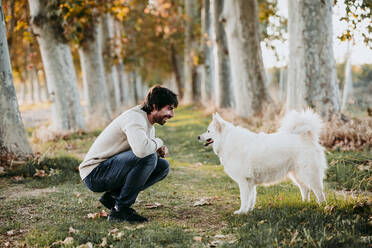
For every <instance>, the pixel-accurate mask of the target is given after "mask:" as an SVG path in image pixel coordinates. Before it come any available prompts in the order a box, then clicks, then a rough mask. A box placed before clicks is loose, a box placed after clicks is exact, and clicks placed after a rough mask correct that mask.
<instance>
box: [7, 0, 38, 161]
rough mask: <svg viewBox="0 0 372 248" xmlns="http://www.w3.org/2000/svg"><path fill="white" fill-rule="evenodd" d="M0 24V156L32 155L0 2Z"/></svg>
mask: <svg viewBox="0 0 372 248" xmlns="http://www.w3.org/2000/svg"><path fill="white" fill-rule="evenodd" d="M0 22H1V23H0V154H4V153H12V154H15V155H17V156H20V157H23V156H26V155H30V154H32V150H31V147H30V144H29V143H28V141H27V136H26V132H25V129H24V126H23V123H22V120H21V116H20V114H19V109H18V102H17V96H16V93H15V89H14V84H13V75H12V67H11V65H10V57H9V50H8V43H7V38H6V26H5V20H4V14H3V8H2V1H0Z"/></svg>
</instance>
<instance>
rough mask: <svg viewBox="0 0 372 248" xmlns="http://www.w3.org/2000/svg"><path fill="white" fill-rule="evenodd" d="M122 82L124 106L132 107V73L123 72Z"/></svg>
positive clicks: (134, 101) (133, 96) (133, 102)
mask: <svg viewBox="0 0 372 248" xmlns="http://www.w3.org/2000/svg"><path fill="white" fill-rule="evenodd" d="M124 75H125V77H124V80H123V90H124V92H123V94H124V106H126V107H132V106H133V105H135V104H136V100H135V91H134V89H135V88H134V82H135V81H134V72H128V71H125V74H124Z"/></svg>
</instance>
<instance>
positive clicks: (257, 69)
mask: <svg viewBox="0 0 372 248" xmlns="http://www.w3.org/2000/svg"><path fill="white" fill-rule="evenodd" d="M222 20H223V22H224V24H225V31H226V37H227V45H228V48H229V57H230V65H231V74H232V82H233V89H234V97H235V110H236V112H237V114H238V115H239V116H241V117H251V116H253V115H257V114H261V113H262V110H263V107H264V104H265V102H266V101H268V99H269V97H268V93H267V89H266V87H265V83H266V76H265V69H264V65H263V59H262V54H261V46H260V31H259V25H258V6H257V2H256V0H235V1H225V2H224V8H223V13H222Z"/></svg>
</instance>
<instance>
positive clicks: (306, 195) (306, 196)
mask: <svg viewBox="0 0 372 248" xmlns="http://www.w3.org/2000/svg"><path fill="white" fill-rule="evenodd" d="M288 177H289V178H290V179H291V180H292V182H293V183H294V184H296V185H297V187H298V188H299V189H300V192H301V196H302V201H308V202H309V201H310V189H309V188H308V187H306V185H305V184H304V183H302V182H301V181H300V180H299V179H298V178H297V177H296V175H295V174H294V173H293V172H291V173H289V174H288Z"/></svg>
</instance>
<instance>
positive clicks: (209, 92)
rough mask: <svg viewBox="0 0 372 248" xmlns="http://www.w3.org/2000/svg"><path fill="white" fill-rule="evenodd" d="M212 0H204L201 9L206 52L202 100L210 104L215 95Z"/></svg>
mask: <svg viewBox="0 0 372 248" xmlns="http://www.w3.org/2000/svg"><path fill="white" fill-rule="evenodd" d="M211 19H212V18H211V13H210V0H204V2H203V5H202V11H201V21H202V35H201V49H202V52H203V54H204V64H203V65H202V72H201V74H202V75H201V102H202V104H204V105H208V104H209V103H210V102H211V101H212V97H213V82H214V78H213V77H214V61H213V48H212V47H213V43H212V32H213V30H212V28H213V26H212V23H211Z"/></svg>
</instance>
